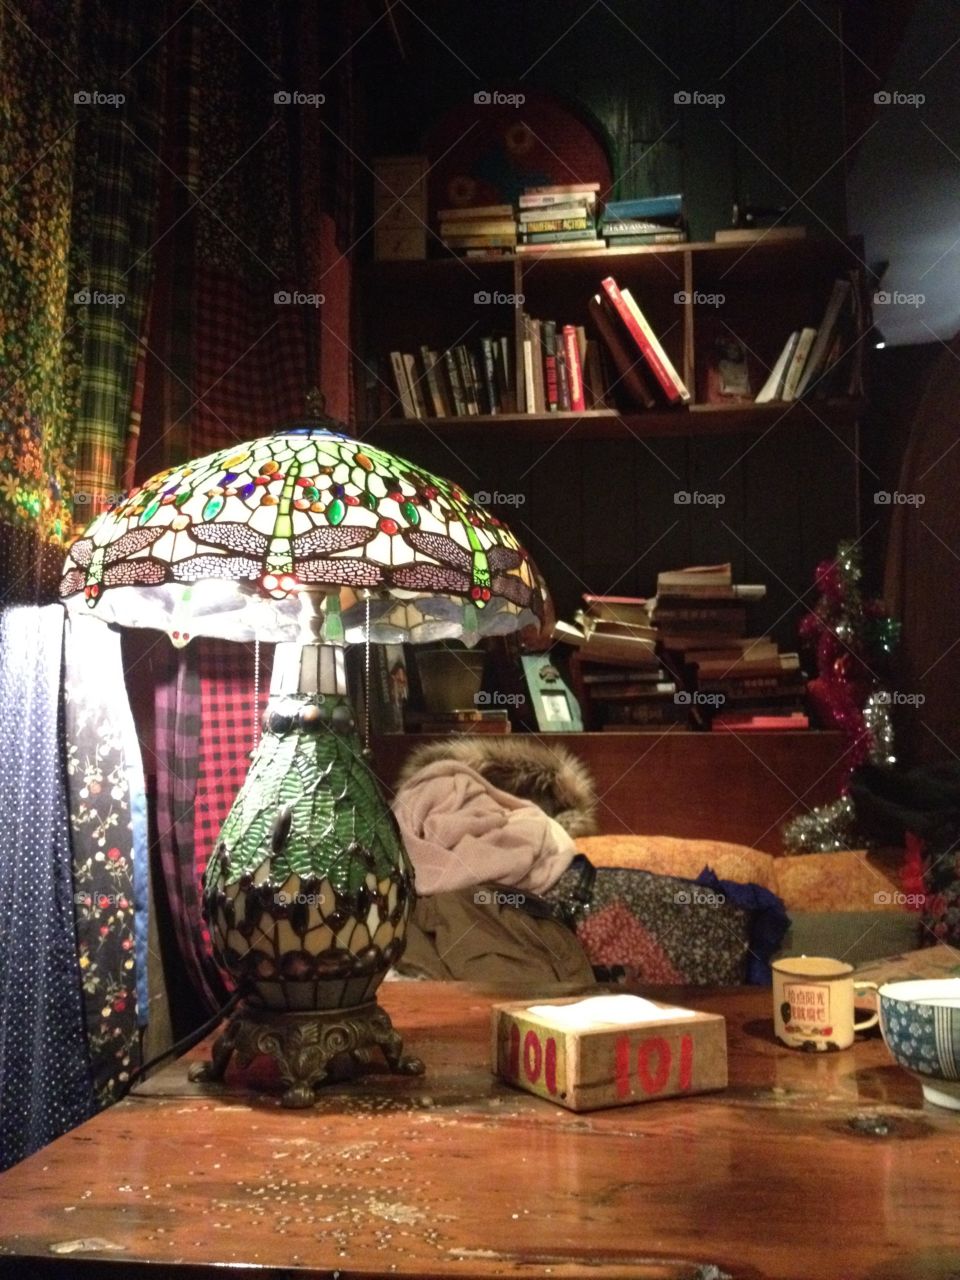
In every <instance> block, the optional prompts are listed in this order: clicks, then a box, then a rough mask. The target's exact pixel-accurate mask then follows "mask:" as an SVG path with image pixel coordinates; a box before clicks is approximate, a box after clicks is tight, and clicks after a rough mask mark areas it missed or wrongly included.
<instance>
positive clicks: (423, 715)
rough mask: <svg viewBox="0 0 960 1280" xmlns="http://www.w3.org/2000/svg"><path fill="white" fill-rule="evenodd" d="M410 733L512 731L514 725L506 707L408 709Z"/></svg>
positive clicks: (407, 716)
mask: <svg viewBox="0 0 960 1280" xmlns="http://www.w3.org/2000/svg"><path fill="white" fill-rule="evenodd" d="M404 723H405V726H406V729H407V731H408V732H410V733H434V734H461V733H465V734H474V733H497V734H501V733H510V732H512V727H511V724H510V719H509V716H508V714H507V711H506V710H505V709H502V708H499V707H491V708H487V709H483V708H476V709H475V708H473V707H467V708H465V709H464V710H462V711H408V712H407V713H406V715H405V716H404Z"/></svg>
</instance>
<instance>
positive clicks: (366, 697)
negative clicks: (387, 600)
mask: <svg viewBox="0 0 960 1280" xmlns="http://www.w3.org/2000/svg"><path fill="white" fill-rule="evenodd" d="M363 686H364V688H363V754H364V755H365V756H369V755H370V594H369V592H368V593H367V597H366V600H365V601H364V623H363Z"/></svg>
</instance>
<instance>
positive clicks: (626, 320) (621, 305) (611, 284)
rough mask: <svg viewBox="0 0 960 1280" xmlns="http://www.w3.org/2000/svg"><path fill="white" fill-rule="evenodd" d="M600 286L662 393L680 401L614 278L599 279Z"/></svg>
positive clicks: (673, 402)
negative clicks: (641, 354)
mask: <svg viewBox="0 0 960 1280" xmlns="http://www.w3.org/2000/svg"><path fill="white" fill-rule="evenodd" d="M600 286H601V288H602V289H603V291H604V293H605V294H606V295H607V297H608V298H609V299H610V305H611V306H612V307H613V309H614V311H616V313H617V315H618V316H619V317H620V319H621V321H622V322H623V326H624V328H625V329H626V330H627V332H628V333H629V334H630V337H631V338H632V339H633V340H634V342H635V343H636V344H637V347H638V348H639V350H640V351H642V352H643V357H644V359H645V360H646V362H647V364H648V366H649V367H650V369H651V371H652V373H653V375H654V377H655V378H656V380H657V382H658V383H659V384H660V387H661V389H662V391H663V394H664V395H665V396H666V397H667V399H668V400H669V401H670V403H671V404H678V403H679V402H680V392H679V390H678V389H677V387H676V385H675V384H674V381H673V379H672V378H671V377H670V375H669V373H668V372H667V370H666V367H665V366H664V363H663V361H662V360H661V359H660V356H659V355H658V353H657V351H656V348H655V347H654V345H653V343H652V342H651V341H650V339H649V338H648V337H647V335H646V334H645V333H644V331H643V329H641V327H640V325H639V324H638V323H637V321H636V319H635V318H634V315H633V312H632V311H631V310H630V308H629V307H628V306H627V304H626V302H625V301H624V299H623V294H622V293H621V292H620V287H619V285H618V284H617V282H616V280H614V278H613V276H607V278H606V279H605V280H601V281H600Z"/></svg>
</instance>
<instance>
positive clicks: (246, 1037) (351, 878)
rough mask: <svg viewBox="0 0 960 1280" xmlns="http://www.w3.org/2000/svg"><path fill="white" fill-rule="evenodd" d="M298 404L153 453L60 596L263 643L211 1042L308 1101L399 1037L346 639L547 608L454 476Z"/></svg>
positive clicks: (233, 836)
mask: <svg viewBox="0 0 960 1280" xmlns="http://www.w3.org/2000/svg"><path fill="white" fill-rule="evenodd" d="M333 425H334V424H326V423H325V424H323V425H318V424H317V423H315V422H305V423H298V424H293V425H291V426H288V427H284V428H282V429H281V430H279V431H278V432H277V433H276V434H274V435H272V436H266V437H263V438H260V439H257V440H253V441H250V442H248V443H245V444H240V445H236V446H232V447H231V448H228V449H222V450H220V451H218V452H216V453H213V454H211V455H209V456H208V457H206V458H201V459H198V460H196V461H194V462H190V463H187V464H186V465H184V466H180V467H175V468H171V469H169V470H167V471H163V472H161V473H160V474H158V475H156V476H154V477H152V478H151V479H150V480H148V481H147V482H146V483H145V484H143V485H141V486H140V487H139V488H137V489H134V490H133V491H131V493H130V494H128V495H127V496H126V497H125V498H124V499H123V500H122V501H121V502H120V503H118V504H117V505H115V506H114V507H113V508H111V509H110V510H108V511H106V512H104V513H103V514H102V515H100V516H99V517H98V518H97V519H96V520H94V522H93V523H92V524H91V525H90V527H89V528H88V529H87V530H86V531H85V533H84V535H83V536H82V537H81V538H79V539H78V540H77V541H76V542H75V543H74V544H73V546H72V547H71V548H70V552H69V554H68V557H67V562H66V565H65V568H64V575H63V579H62V582H61V588H60V590H61V595H62V596H63V597H64V599H65V600H66V602H67V604H68V606H69V607H73V608H78V609H84V610H90V611H91V612H93V613H94V614H95V615H96V616H98V617H101V618H103V619H104V620H105V621H107V622H112V623H117V624H120V625H125V626H135V627H151V628H156V629H159V630H163V631H166V632H168V633H169V635H170V637H171V639H172V640H173V642H174V643H175V644H179V645H182V644H186V643H188V642H189V640H190V639H191V638H192V637H194V636H217V637H221V638H225V639H233V640H250V639H258V640H264V641H272V642H276V643H277V650H276V655H275V659H274V675H273V683H272V686H271V697H270V702H269V704H268V707H267V712H266V716H265V720H264V733H263V736H262V738H261V740H260V743H259V745H258V747H257V750H256V752H255V754H254V758H253V761H252V763H251V766H250V769H249V772H248V774H247V778H246V780H245V782H244V784H243V787H242V788H241V790H240V792H239V793H238V795H237V797H236V800H235V801H234V803H233V806H232V808H231V810H230V813H229V814H228V816H227V818H226V821H225V822H224V825H223V828H222V830H221V833H220V837H219V839H218V842H217V845H216V848H215V849H214V850H213V853H212V856H211V858H210V860H209V863H208V867H207V873H206V877H205V883H204V894H203V902H204V914H205V916H206V918H207V920H208V922H209V924H210V930H211V936H212V938H213V940H214V947H215V954H216V957H217V959H218V962H219V963H220V964H221V965H222V967H223V968H224V969H225V970H226V971H227V973H228V974H229V975H230V977H231V978H232V980H233V981H234V982H235V983H236V984H237V986H238V987H239V989H240V991H241V993H242V995H243V1001H242V1003H241V1004H240V1005H239V1006H238V1008H237V1011H236V1012H235V1013H234V1014H233V1015H232V1017H231V1020H230V1022H229V1024H228V1027H227V1029H226V1031H225V1032H224V1034H223V1035H222V1036H221V1037H220V1039H219V1040H218V1041H217V1044H216V1046H215V1048H214V1055H213V1062H212V1063H211V1064H210V1065H209V1066H208V1067H206V1068H205V1074H206V1076H207V1077H208V1078H220V1077H222V1076H223V1073H224V1071H225V1070H226V1066H227V1063H228V1061H229V1059H230V1057H231V1054H232V1053H234V1052H236V1054H237V1056H238V1058H239V1059H240V1060H241V1061H244V1060H249V1059H250V1058H252V1057H254V1056H255V1055H257V1054H259V1053H269V1054H270V1055H272V1056H273V1057H274V1058H275V1059H276V1061H277V1062H278V1064H279V1067H280V1073H281V1076H282V1078H283V1080H284V1082H285V1084H286V1086H287V1088H286V1092H285V1094H284V1098H283V1101H284V1103H285V1104H286V1105H289V1106H306V1105H309V1104H310V1103H311V1102H312V1100H313V1089H314V1086H315V1085H316V1084H317V1083H320V1082H322V1080H323V1079H325V1078H326V1076H327V1074H328V1072H330V1071H332V1070H334V1069H337V1070H339V1068H340V1067H341V1066H343V1067H345V1066H348V1065H349V1064H350V1062H351V1061H354V1062H356V1061H363V1060H365V1058H366V1056H367V1053H368V1051H369V1049H370V1048H371V1047H372V1046H375V1045H379V1046H380V1048H381V1049H382V1050H383V1053H384V1055H385V1057H386V1059H387V1062H388V1064H389V1065H390V1067H391V1068H392V1069H394V1070H397V1071H416V1070H422V1064H420V1063H419V1062H418V1061H417V1060H415V1059H411V1058H408V1057H406V1056H405V1055H404V1054H403V1052H402V1043H401V1040H400V1037H399V1035H398V1034H397V1032H396V1031H394V1030H393V1028H392V1026H391V1024H390V1021H389V1019H388V1017H387V1015H386V1014H385V1013H384V1011H383V1010H382V1009H380V1008H379V1006H378V1005H377V1004H376V1001H375V992H376V989H377V987H378V985H379V983H380V981H381V980H382V978H383V976H384V974H385V973H386V971H387V969H388V968H389V967H390V965H391V964H393V963H394V962H395V961H396V960H397V959H398V958H399V956H400V955H401V954H402V951H403V947H404V936H405V931H406V926H407V921H408V918H409V915H410V911H411V909H412V905H413V897H414V885H413V874H412V869H411V867H410V864H409V861H408V859H407V856H406V853H405V851H404V849H403V845H402V842H401V840H400V836H399V831H398V829H397V825H396V822H395V820H394V818H393V815H392V813H391V812H390V810H389V808H388V806H387V805H386V803H385V802H384V800H383V798H382V796H381V795H380V792H379V789H378V787H377V784H376V781H375V779H374V777H373V775H372V774H371V772H370V770H369V768H368V767H367V765H366V762H365V760H364V758H363V752H362V748H361V744H360V741H359V738H358V736H357V734H356V729H355V725H354V717H353V710H352V706H351V703H350V699H349V696H348V690H347V685H346V678H345V663H344V645H345V644H346V643H349V642H361V641H366V642H370V641H373V642H385V643H387V642H389V643H396V642H401V641H413V642H417V641H432V640H437V639H443V638H458V639H462V640H463V641H465V642H466V643H467V644H473V643H475V642H476V641H477V640H478V639H479V638H480V637H482V636H486V635H498V634H504V633H507V632H511V631H515V630H519V629H524V628H530V629H531V630H534V631H536V632H541V631H543V630H545V629H546V628H547V627H548V626H549V622H550V606H549V599H548V596H547V593H546V590H545V587H544V585H543V580H542V578H541V577H540V575H539V573H538V572H537V569H536V567H535V565H534V564H533V562H532V560H531V559H530V557H529V556H528V554H527V553H526V552H525V551H524V550H523V548H522V547H521V546H520V544H519V543H518V542H517V540H516V538H515V537H514V536H513V534H512V533H511V532H510V530H509V529H507V528H506V526H505V525H504V524H503V523H502V522H501V521H500V520H498V519H497V518H496V517H494V516H492V515H490V514H489V513H487V512H486V511H484V510H483V509H482V508H481V507H479V506H477V505H476V504H474V503H473V502H472V501H471V500H470V499H469V498H468V496H467V495H466V494H465V493H464V492H463V491H462V490H461V489H460V488H458V486H457V485H455V484H451V483H450V482H448V481H446V480H442V479H440V478H439V477H437V476H433V475H431V474H430V473H429V472H426V471H424V470H422V469H421V468H419V467H417V466H415V465H414V464H412V463H409V462H406V461H404V460H403V459H401V458H397V457H395V456H393V455H392V454H389V453H385V452H384V451H382V450H379V449H376V448H374V447H372V446H367V445H365V444H361V443H360V442H358V441H356V440H352V439H350V438H349V437H348V436H346V435H344V434H342V433H341V432H339V431H337V430H333V429H331V427H332V426H333Z"/></svg>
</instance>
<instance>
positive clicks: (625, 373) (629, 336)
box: [589, 276, 690, 409]
mask: <svg viewBox="0 0 960 1280" xmlns="http://www.w3.org/2000/svg"><path fill="white" fill-rule="evenodd" d="M589 311H590V317H591V319H592V320H593V323H594V325H595V327H596V329H597V332H598V333H599V335H600V338H601V339H602V340H603V343H604V346H605V348H606V350H607V352H608V353H609V357H610V360H611V362H612V364H613V366H614V368H615V370H616V379H615V384H616V389H617V390H618V391H619V392H621V393H622V397H621V398H623V399H625V400H629V402H630V403H631V404H632V405H633V406H640V407H643V408H647V409H652V408H654V407H655V406H656V405H658V404H666V405H681V404H689V402H690V392H689V391H688V389H687V387H686V385H685V383H684V381H683V379H682V378H681V377H680V375H679V374H678V373H677V370H676V369H675V367H674V365H673V362H672V361H671V360H670V357H669V356H668V355H667V353H666V351H665V350H664V349H663V346H662V344H661V342H660V340H659V338H658V337H657V335H656V334H655V333H654V331H653V328H652V327H651V325H650V322H649V321H648V320H647V318H646V316H645V315H644V314H643V312H642V310H641V309H640V307H639V305H638V303H637V301H636V299H635V298H634V296H633V294H632V293H631V292H630V290H629V289H621V288H620V287H619V285H618V284H617V282H616V280H615V279H614V278H613V276H607V277H606V279H604V280H602V281H601V282H600V291H599V292H598V293H596V294H594V296H593V297H592V298H591V299H590V303H589Z"/></svg>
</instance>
